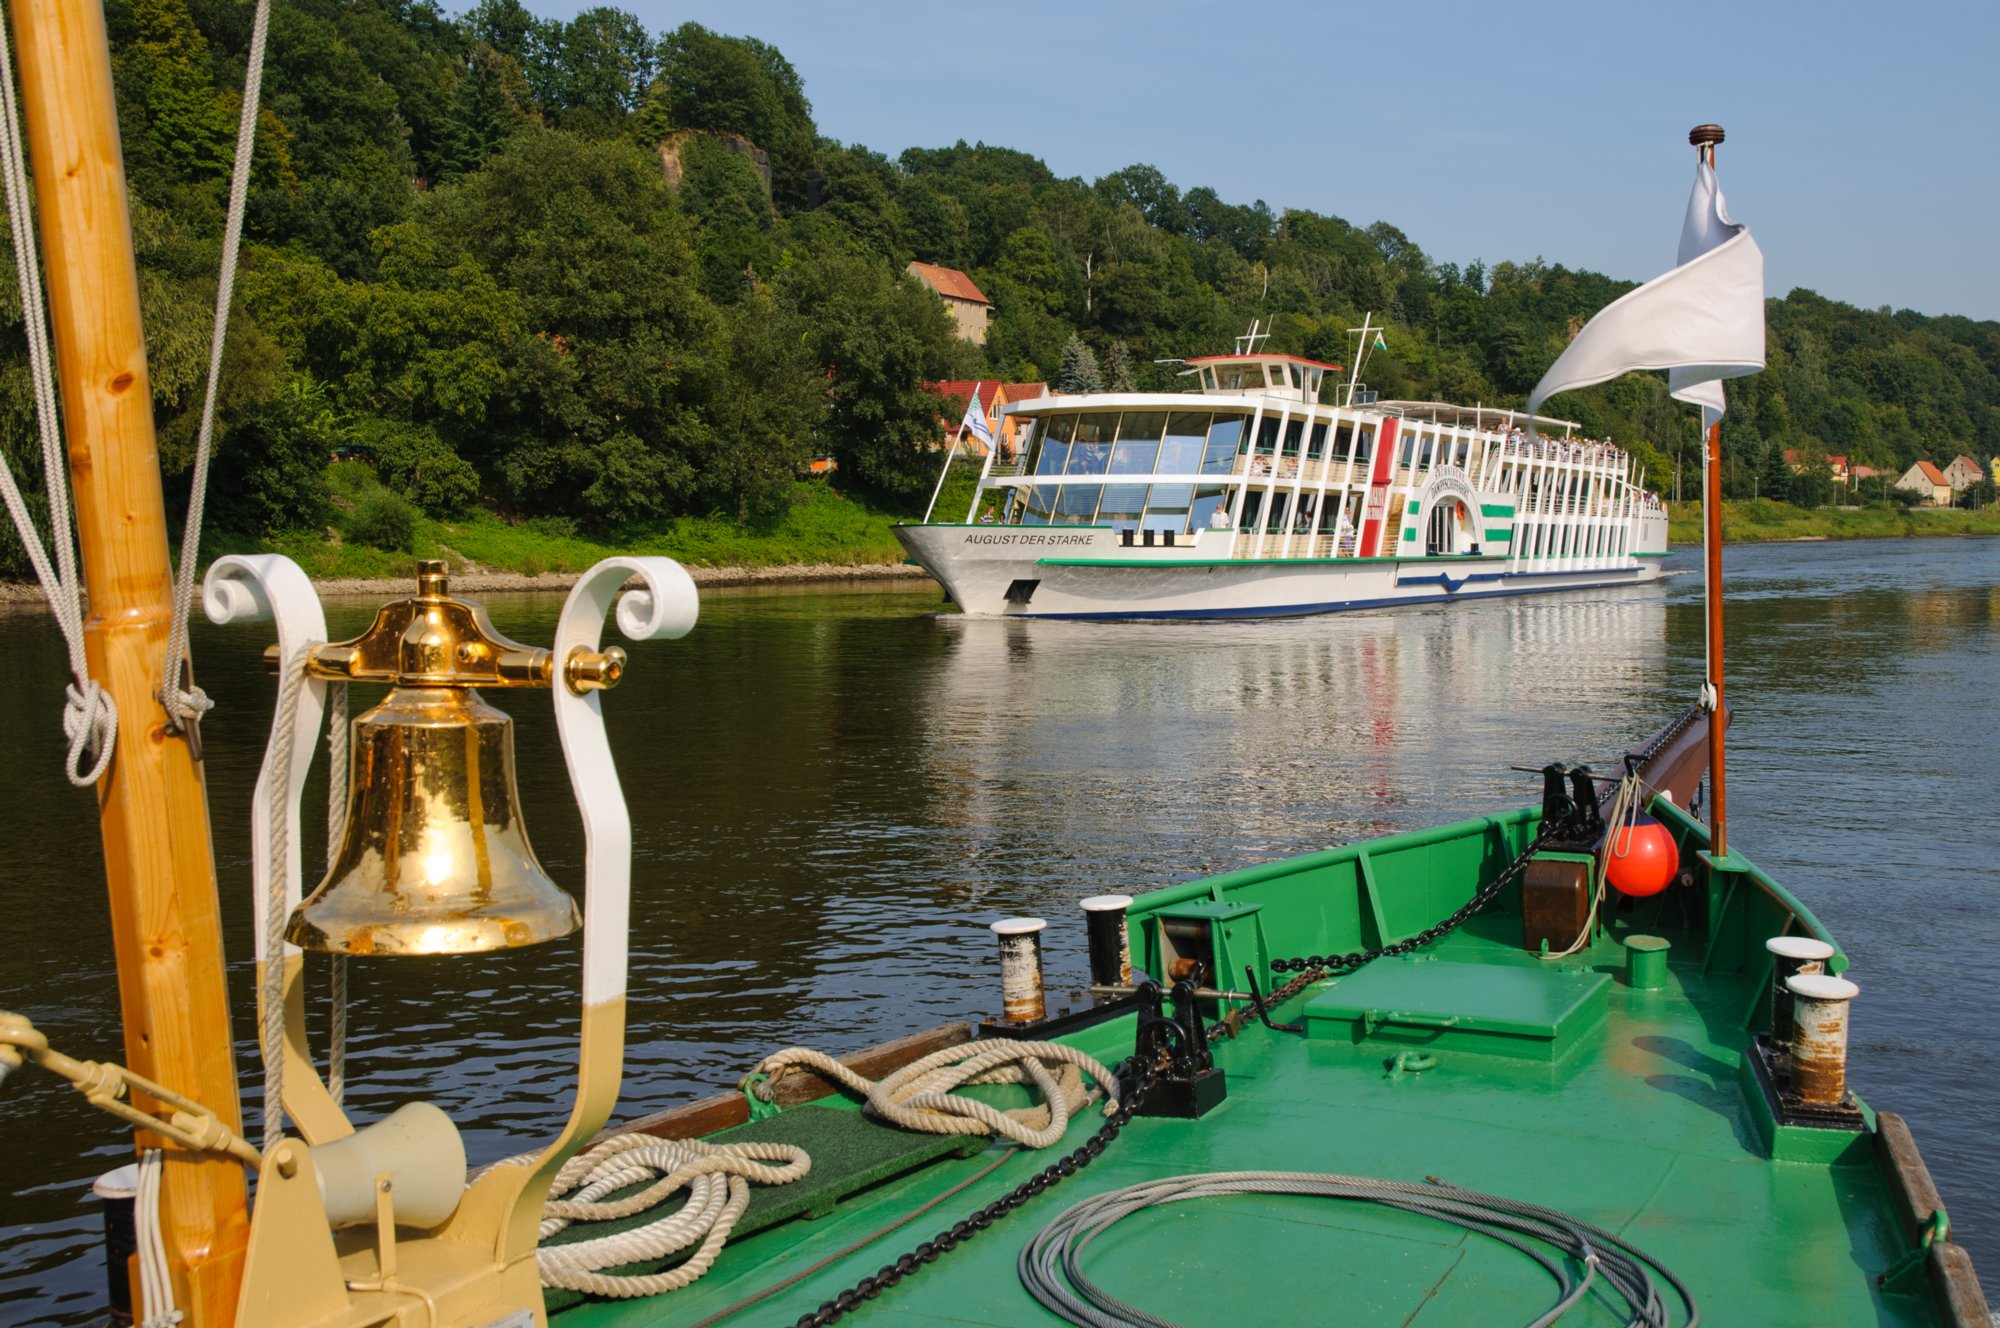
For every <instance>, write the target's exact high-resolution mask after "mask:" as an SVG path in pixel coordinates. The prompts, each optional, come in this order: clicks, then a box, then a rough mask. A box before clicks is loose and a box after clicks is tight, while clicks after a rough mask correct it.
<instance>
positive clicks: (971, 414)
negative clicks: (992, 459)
mask: <svg viewBox="0 0 2000 1328" xmlns="http://www.w3.org/2000/svg"><path fill="white" fill-rule="evenodd" d="M958 427H959V428H961V429H964V430H966V431H967V432H969V433H970V434H971V435H972V436H973V437H974V438H977V439H978V440H979V441H980V442H982V443H984V444H986V450H987V451H989V452H991V451H992V450H993V426H992V425H990V424H988V423H987V422H986V412H985V411H984V410H981V409H980V407H979V384H977V383H974V384H973V385H972V400H970V401H968V402H966V403H965V418H964V419H962V420H960V421H959V422H958Z"/></svg>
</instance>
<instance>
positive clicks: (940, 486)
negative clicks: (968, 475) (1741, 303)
mask: <svg viewBox="0 0 2000 1328" xmlns="http://www.w3.org/2000/svg"><path fill="white" fill-rule="evenodd" d="M964 441H965V425H964V424H963V423H962V422H961V423H960V424H959V426H958V432H957V433H955V434H953V435H952V436H951V446H950V447H948V448H946V449H945V454H944V469H943V470H940V471H939V472H938V482H937V487H936V488H934V489H932V490H931V500H930V501H929V502H928V503H925V504H924V519H923V521H922V522H920V523H919V524H921V525H926V526H927V525H929V524H930V523H931V512H932V510H933V509H935V508H936V507H937V500H938V495H939V494H941V493H943V492H944V477H945V476H947V475H949V474H951V463H952V462H953V461H954V460H956V459H957V457H958V445H959V444H960V443H961V442H964Z"/></svg>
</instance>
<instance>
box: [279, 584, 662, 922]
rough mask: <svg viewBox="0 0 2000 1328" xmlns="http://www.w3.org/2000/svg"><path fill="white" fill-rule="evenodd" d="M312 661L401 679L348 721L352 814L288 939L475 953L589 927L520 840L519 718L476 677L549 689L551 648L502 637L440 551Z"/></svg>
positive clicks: (593, 668) (589, 663)
mask: <svg viewBox="0 0 2000 1328" xmlns="http://www.w3.org/2000/svg"><path fill="white" fill-rule="evenodd" d="M580 653H589V652H580ZM623 664H624V659H623V655H622V653H621V652H618V651H615V650H614V651H606V652H604V654H603V655H601V656H597V655H593V657H592V658H590V659H582V658H579V659H576V660H571V661H569V667H568V668H567V669H566V674H567V676H568V678H569V679H570V685H571V686H576V687H579V688H581V687H583V686H588V685H597V686H604V685H609V683H610V682H615V681H616V679H617V676H618V674H619V673H620V672H622V668H623ZM307 668H308V669H309V671H311V672H312V673H313V674H314V675H315V676H319V677H326V678H341V679H352V680H359V681H386V682H393V683H394V684H395V686H394V689H393V690H392V691H391V692H390V693H389V695H388V696H387V697H386V698H384V699H383V701H382V703H381V704H380V705H378V706H376V707H375V708H374V709H372V710H370V711H368V712H367V713H366V714H364V715H362V716H360V717H359V718H358V719H355V720H354V721H353V723H352V726H351V730H350V732H351V741H350V745H349V750H350V751H351V752H352V759H351V763H350V770H349V778H348V795H347V823H346V825H345V827H344V828H343V830H342V832H341V836H340V844H339V848H338V851H337V852H336V853H335V855H334V858H333V866H332V867H331V869H330V870H329V871H328V872H327V875H326V879H325V880H323V881H321V882H320V884H319V888H318V889H316V890H314V891H313V893H312V896H311V897H310V898H308V899H307V900H306V901H305V902H304V903H303V904H301V905H299V907H298V908H297V909H296V910H295V911H294V912H293V913H292V917H291V921H290V923H289V924H288V925H287V927H286V928H285V937H286V939H287V940H289V941H291V942H292V943H293V944H295V945H298V946H301V947H303V948H304V949H308V950H326V951H332V952H335V953H339V954H349V955H442V954H468V953H473V952H476V951H481V950H500V949H509V948H513V947H516V946H523V945H533V944H535V943H536V942H538V941H549V940H554V939H556V938H557V937H559V936H567V935H569V933H571V932H573V931H575V930H576V929H577V928H578V927H579V926H580V925H581V924H582V919H581V917H580V915H579V914H578V912H577V907H576V901H575V900H574V899H572V898H571V897H570V896H569V895H568V894H567V893H565V892H564V891H563V890H562V888H561V887H559V886H558V885H556V883H555V882H554V881H552V880H550V879H549V876H548V873H547V872H545V871H544V870H543V869H542V865H541V863H539V862H537V861H536V860H535V851H534V849H533V848H532V847H530V845H529V843H528V835H527V830H526V828H525V827H524V826H523V825H522V822H521V809H520V798H519V794H518V793H517V791H516V789H515V784H514V722H513V721H512V720H511V719H509V718H508V717H507V716H506V715H505V714H503V713H502V712H501V711H499V710H496V709H494V708H493V707H492V706H490V705H488V704H486V702H485V701H483V700H481V699H480V697H479V694H478V693H477V692H476V691H474V690H473V687H472V684H473V683H475V682H476V683H478V684H480V685H482V686H499V687H523V686H525V687H536V686H540V687H547V686H549V685H550V684H551V682H552V680H553V677H554V673H555V670H554V667H553V661H552V659H551V657H550V655H549V652H548V651H546V650H532V649H530V648H528V647H525V646H521V645H518V644H516V643H515V642H512V641H509V640H507V639H506V638H505V637H503V636H501V635H499V633H497V632H496V631H494V630H493V626H492V623H491V622H490V621H489V620H488V619H487V617H486V612H485V610H484V609H483V608H481V607H480V606H479V605H477V604H473V603H470V602H468V601H465V600H459V599H454V598H452V597H451V596H450V595H448V594H447V593H446V585H445V577H444V566H443V564H442V563H423V564H419V577H418V593H417V595H416V597H415V598H413V599H408V600H401V601H398V602H397V603H394V604H390V605H387V606H385V607H384V608H383V609H382V610H381V611H380V612H379V613H378V614H377V615H376V619H375V623H374V625H373V626H371V627H370V628H369V630H368V631H367V632H366V633H364V634H363V635H361V636H359V637H357V638H355V639H354V640H352V641H344V642H337V643H334V644H331V645H324V646H318V647H315V648H314V649H313V651H312V653H311V655H310V657H309V659H308V662H307ZM586 680H587V681H586Z"/></svg>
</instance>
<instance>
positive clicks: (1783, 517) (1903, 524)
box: [1667, 498, 2000, 545]
mask: <svg viewBox="0 0 2000 1328" xmlns="http://www.w3.org/2000/svg"><path fill="white" fill-rule="evenodd" d="M1941 535H2000V507H1986V508H1981V509H1979V510H1978V511H1971V510H1968V509H1965V508H1956V507H1897V506H1879V505H1878V506H1873V507H1797V506H1794V505H1793V504H1791V503H1778V502H1772V501H1771V500H1769V499H1767V498H1753V499H1751V500H1749V501H1747V502H1744V501H1731V500H1724V502H1723V504H1722V541H1723V543H1725V544H1770V543H1778V542H1782V541H1785V540H1824V539H1923V538H1927V537H1931V536H1941ZM1667 543H1668V544H1669V545H1675V544H1699V543H1701V504H1700V503H1699V502H1685V503H1668V504H1667Z"/></svg>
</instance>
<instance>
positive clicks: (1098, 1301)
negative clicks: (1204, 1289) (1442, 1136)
mask: <svg viewBox="0 0 2000 1328" xmlns="http://www.w3.org/2000/svg"><path fill="white" fill-rule="evenodd" d="M1238 1194H1290V1195H1301V1196H1306V1197H1312V1198H1323V1199H1336V1200H1344V1201H1349V1202H1360V1203H1373V1204H1380V1205H1382V1206H1384V1207H1388V1208H1395V1209H1400V1210H1402V1211H1403V1212H1407V1213H1413V1214H1416V1215H1417V1216H1420V1217H1430V1218H1435V1219H1437V1220H1438V1221H1441V1222H1449V1223H1451V1224H1452V1225H1453V1226H1457V1227H1462V1228H1464V1229H1465V1230H1467V1231H1470V1232H1473V1233H1476V1234H1478V1235H1482V1236H1486V1237H1488V1238H1490V1239H1492V1240H1496V1241H1499V1242H1500V1243H1502V1244H1504V1245H1507V1246H1509V1247H1511V1248H1512V1249H1514V1250H1516V1251H1518V1252H1520V1253H1521V1254H1524V1255H1526V1256H1527V1257H1528V1258H1530V1259H1532V1260H1533V1261H1534V1262H1535V1263H1536V1264H1537V1265H1539V1266H1540V1267H1541V1269H1542V1270H1543V1271H1544V1272H1546V1273H1547V1274H1549V1276H1550V1277H1551V1279H1552V1280H1554V1282H1555V1284H1556V1298H1555V1301H1554V1302H1553V1303H1552V1304H1551V1305H1550V1306H1549V1308H1548V1309H1546V1310H1544V1311H1543V1312H1542V1313H1541V1314H1539V1315H1537V1316H1536V1317H1535V1318H1534V1319H1532V1320H1530V1321H1529V1328H1545V1326H1546V1325H1548V1324H1552V1323H1554V1322H1555V1321H1556V1320H1557V1319H1559V1318H1561V1317H1562V1315H1564V1314H1565V1313H1567V1312H1568V1311H1569V1310H1570V1308H1571V1307H1573V1306H1574V1305H1576V1304H1577V1302H1578V1301H1580V1300H1581V1299H1582V1298H1583V1297H1584V1296H1585V1295H1586V1294H1588V1293H1589V1292H1590V1290H1591V1288H1592V1287H1593V1286H1596V1285H1598V1284H1599V1283H1600V1282H1602V1283H1603V1284H1604V1285H1606V1286H1608V1287H1610V1288H1611V1289H1612V1290H1613V1291H1615V1292H1616V1293H1617V1295H1618V1297H1619V1298H1620V1299H1622V1300H1623V1301H1624V1303H1625V1307H1626V1309H1627V1310H1628V1311H1629V1312H1630V1317H1629V1318H1628V1319H1627V1320H1626V1322H1627V1323H1628V1324H1629V1325H1631V1328H1671V1325H1672V1322H1673V1318H1672V1312H1671V1310H1670V1308H1669V1306H1668V1303H1667V1298H1666V1297H1665V1296H1664V1295H1663V1294H1662V1293H1661V1290H1660V1285H1659V1282H1661V1281H1664V1282H1665V1283H1666V1284H1667V1286H1669V1287H1671V1288H1672V1289H1673V1292H1674V1294H1675V1295H1676V1296H1678V1298H1679V1300H1680V1302H1681V1305H1682V1307H1683V1308H1684V1309H1685V1311H1686V1314H1687V1318H1686V1319H1685V1321H1684V1322H1683V1324H1682V1328H1695V1325H1696V1324H1698V1323H1700V1321H1701V1312H1700V1309H1699V1308H1698V1307H1697V1306H1696V1304H1695V1299H1694V1296H1693V1295H1692V1294H1691V1293H1690V1292H1689V1291H1688V1289H1687V1287H1686V1285H1685V1284H1684V1283H1682V1281H1681V1280H1680V1279H1679V1278H1678V1277H1676V1276H1675V1275H1674V1273H1673V1272H1672V1271H1671V1270H1669V1269H1668V1268H1667V1267H1666V1266H1665V1265H1664V1264H1662V1263H1660V1262H1659V1260H1657V1259H1655V1258H1653V1257H1652V1256H1651V1255H1648V1254H1647V1253H1645V1252H1644V1251H1643V1250H1640V1249H1639V1248H1638V1247H1636V1246H1634V1245H1632V1244H1630V1243H1629V1242H1627V1241H1625V1240H1624V1239H1622V1238H1621V1237H1619V1236H1616V1235H1614V1234H1612V1233H1611V1232H1609V1231H1606V1230H1604V1229H1603V1228H1601V1227H1597V1226H1593V1225H1592V1224H1591V1223H1588V1222H1584V1221H1580V1220H1578V1219H1577V1218H1574V1217H1570V1216H1568V1215H1567V1214H1565V1213H1561V1212H1558V1211H1556V1210H1555V1209H1553V1208H1546V1207H1543V1206H1542V1205H1540V1204H1532V1203H1523V1202H1521V1201H1519V1200H1515V1199H1507V1198H1502V1197H1500V1196H1498V1195H1492V1194H1481V1193H1479V1192H1478V1191H1476V1190H1467V1189H1461V1188H1459V1187H1458V1186H1456V1185H1446V1184H1443V1183H1433V1184H1428V1185H1416V1184H1411V1183H1409V1182H1406V1181H1393V1180H1375V1179H1371V1178H1369V1177H1365V1176H1336V1175H1320V1174H1316V1173H1312V1172H1298V1171H1219V1172H1208V1173H1204V1174H1200V1175H1192V1176H1175V1177H1170V1178H1168V1179H1165V1180H1155V1181H1147V1182H1145V1183H1143V1184H1139V1185H1130V1186H1127V1187H1125V1188H1124V1189H1120V1190H1112V1191H1110V1192H1108V1193H1106V1194H1100V1195H1098V1196H1096V1197H1095V1198H1091V1199H1086V1200H1084V1201H1083V1202H1082V1203H1079V1204H1076V1205H1075V1206H1074V1207H1071V1208H1070V1209H1068V1210H1067V1211H1066V1212H1064V1213H1062V1214H1061V1215H1060V1216H1058V1217H1057V1218H1056V1219H1055V1220H1054V1221H1052V1222H1050V1223H1049V1224H1048V1225H1047V1226H1045V1227H1043V1228H1042V1230H1041V1231H1040V1232H1038V1233H1036V1235H1035V1237H1034V1239H1033V1240H1031V1241H1029V1242H1028V1243H1027V1244H1026V1245H1025V1246H1023V1247H1022V1249H1021V1255H1020V1258H1019V1260H1018V1263H1017V1268H1018V1271H1019V1273H1020V1277H1021V1283H1022V1285H1023V1286H1025V1287H1026V1288H1027V1290H1028V1293H1029V1294H1030V1295H1032V1296H1033V1297H1034V1298H1035V1299H1036V1300H1037V1301H1038V1302H1040V1303H1041V1304H1042V1305H1043V1306H1044V1307H1045V1308H1047V1309H1048V1310H1050V1311H1051V1312H1052V1313H1054V1314H1056V1315H1058V1316H1059V1317H1061V1318H1062V1319H1063V1320H1065V1321H1066V1322H1069V1323H1074V1324H1082V1325H1086V1328H1176V1325H1175V1324H1174V1322H1173V1321H1172V1320H1169V1319H1164V1318H1161V1317H1160V1316H1158V1315H1156V1314H1151V1313H1148V1312H1147V1311H1145V1310H1142V1309H1138V1308H1135V1307H1133V1306H1131V1305H1127V1304H1125V1303H1124V1302H1123V1301H1121V1300H1119V1299H1117V1298H1116V1297H1114V1296H1112V1295H1110V1294H1109V1293H1108V1292H1106V1291H1105V1290H1104V1289H1103V1288H1101V1287H1099V1286H1098V1285H1097V1284H1096V1283H1094V1282H1092V1281H1091V1280H1090V1279H1089V1278H1088V1277H1087V1276H1086V1275H1085V1274H1084V1271H1083V1266H1082V1265H1083V1256H1084V1253H1085V1251H1086V1250H1087V1249H1088V1248H1089V1246H1090V1244H1091V1242H1092V1241H1094V1240H1096V1239H1097V1238H1098V1237H1099V1236H1101V1235H1103V1234H1104V1233H1105V1232H1106V1231H1108V1230H1110V1229H1111V1228H1112V1227H1113V1226H1114V1225H1116V1224H1117V1223H1118V1222H1120V1221H1122V1220H1124V1219H1125V1218H1127V1217H1130V1216H1132V1215H1133V1214H1134V1213H1138V1212H1141V1211H1143V1210H1145V1209H1148V1208H1156V1207H1159V1206H1161V1205H1164V1204H1170V1203H1179V1202H1181V1201H1183V1200H1188V1199H1206V1198H1216V1197H1223V1196H1228V1195H1238ZM1573 1265H1574V1266H1577V1267H1580V1269H1581V1272H1580V1274H1577V1273H1573V1272H1572V1271H1571V1268H1572V1266H1573ZM1656 1274H1657V1277H1658V1281H1656V1280H1655V1275H1656Z"/></svg>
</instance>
